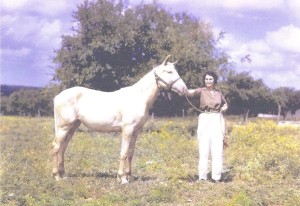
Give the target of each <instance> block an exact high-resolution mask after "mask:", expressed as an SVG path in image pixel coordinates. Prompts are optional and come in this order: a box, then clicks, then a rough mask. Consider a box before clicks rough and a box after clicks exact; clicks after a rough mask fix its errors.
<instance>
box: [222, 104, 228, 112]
mask: <svg viewBox="0 0 300 206" xmlns="http://www.w3.org/2000/svg"><path fill="white" fill-rule="evenodd" d="M227 109H228V105H227V104H224V105H223V106H222V107H221V109H220V112H226V110H227Z"/></svg>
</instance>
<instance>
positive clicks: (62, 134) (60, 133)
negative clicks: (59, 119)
mask: <svg viewBox="0 0 300 206" xmlns="http://www.w3.org/2000/svg"><path fill="white" fill-rule="evenodd" d="M68 132H69V127H68V126H63V127H56V128H55V139H54V141H53V143H52V148H51V157H52V167H53V168H52V175H53V177H55V179H56V180H59V179H61V174H60V173H61V172H60V171H59V164H58V153H59V150H60V149H61V145H62V142H63V141H65V138H66V137H67V135H68Z"/></svg>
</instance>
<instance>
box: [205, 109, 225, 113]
mask: <svg viewBox="0 0 300 206" xmlns="http://www.w3.org/2000/svg"><path fill="white" fill-rule="evenodd" d="M200 112H201V113H220V109H206V110H200Z"/></svg>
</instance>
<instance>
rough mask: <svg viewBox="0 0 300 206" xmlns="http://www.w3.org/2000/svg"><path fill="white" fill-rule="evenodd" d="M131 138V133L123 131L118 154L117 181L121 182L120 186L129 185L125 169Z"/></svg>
mask: <svg viewBox="0 0 300 206" xmlns="http://www.w3.org/2000/svg"><path fill="white" fill-rule="evenodd" d="M132 137H133V133H132V132H131V131H128V130H127V131H126V130H123V132H122V143H121V152H120V166H119V171H118V180H119V181H120V182H121V184H127V183H129V179H128V171H127V169H126V168H127V164H128V160H129V153H130V152H129V147H130V142H131V139H132ZM130 161H131V160H130ZM130 168H131V167H130ZM130 172H131V171H130Z"/></svg>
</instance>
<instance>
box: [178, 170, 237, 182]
mask: <svg viewBox="0 0 300 206" xmlns="http://www.w3.org/2000/svg"><path fill="white" fill-rule="evenodd" d="M207 178H208V180H211V179H212V178H211V172H210V173H208V174H207ZM179 179H180V180H182V181H187V182H197V181H198V180H199V176H198V175H195V174H193V175H192V174H189V175H188V176H186V177H182V178H179ZM233 179H234V173H233V171H232V168H229V169H226V170H225V171H223V172H222V176H221V180H220V181H221V182H224V183H229V182H232V181H233Z"/></svg>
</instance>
